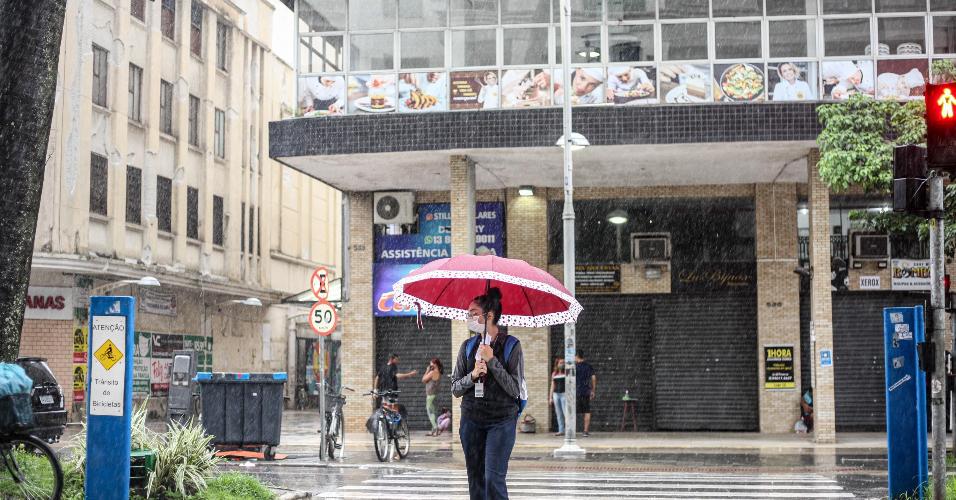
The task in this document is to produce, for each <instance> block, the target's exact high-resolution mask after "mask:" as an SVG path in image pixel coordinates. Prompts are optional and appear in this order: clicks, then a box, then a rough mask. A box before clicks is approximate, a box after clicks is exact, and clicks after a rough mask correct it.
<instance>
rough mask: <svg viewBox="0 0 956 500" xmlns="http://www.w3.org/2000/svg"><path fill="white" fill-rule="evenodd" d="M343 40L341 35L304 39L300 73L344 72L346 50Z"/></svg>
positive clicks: (301, 44)
mask: <svg viewBox="0 0 956 500" xmlns="http://www.w3.org/2000/svg"><path fill="white" fill-rule="evenodd" d="M342 39H343V37H342V36H341V35H331V36H313V37H308V36H304V37H302V39H301V40H300V45H299V72H300V73H326V72H330V71H343V70H344V69H345V68H344V65H343V63H342V61H343V57H344V54H345V50H344V47H343V46H342V43H343V41H342Z"/></svg>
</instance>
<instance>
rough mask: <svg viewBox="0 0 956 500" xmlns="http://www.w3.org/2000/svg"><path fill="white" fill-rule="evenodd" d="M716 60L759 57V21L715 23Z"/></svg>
mask: <svg viewBox="0 0 956 500" xmlns="http://www.w3.org/2000/svg"><path fill="white" fill-rule="evenodd" d="M714 38H715V40H716V42H717V47H716V49H717V50H716V52H717V53H716V55H717V59H742V58H754V57H761V55H760V21H753V22H747V23H715V24H714Z"/></svg>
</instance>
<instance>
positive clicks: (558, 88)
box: [554, 66, 605, 106]
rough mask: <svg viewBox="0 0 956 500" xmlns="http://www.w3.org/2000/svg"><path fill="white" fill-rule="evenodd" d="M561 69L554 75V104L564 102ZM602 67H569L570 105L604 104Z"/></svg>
mask: <svg viewBox="0 0 956 500" xmlns="http://www.w3.org/2000/svg"><path fill="white" fill-rule="evenodd" d="M563 80H564V78H562V75H561V70H560V69H558V70H556V71H555V75H554V104H555V105H561V104H564V95H565V85H564V82H563ZM604 80H605V75H604V68H593V67H588V68H583V67H573V66H572V67H571V90H570V94H571V105H572V106H587V105H591V104H604Z"/></svg>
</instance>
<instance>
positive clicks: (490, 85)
mask: <svg viewBox="0 0 956 500" xmlns="http://www.w3.org/2000/svg"><path fill="white" fill-rule="evenodd" d="M484 80H485V81H484V84H483V85H482V86H481V92H479V93H478V104H481V107H482V108H483V109H491V108H497V107H498V93H499V90H498V73H495V72H494V71H489V72H487V73H485V78H484Z"/></svg>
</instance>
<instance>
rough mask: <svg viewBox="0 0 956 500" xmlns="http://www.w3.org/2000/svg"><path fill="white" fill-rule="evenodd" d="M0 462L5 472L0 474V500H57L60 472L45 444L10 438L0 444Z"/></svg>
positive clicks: (16, 437)
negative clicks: (17, 499)
mask: <svg viewBox="0 0 956 500" xmlns="http://www.w3.org/2000/svg"><path fill="white" fill-rule="evenodd" d="M0 458H2V461H3V464H4V469H6V470H5V471H3V470H0V498H28V499H31V500H34V499H35V500H51V499H52V500H55V499H59V498H60V493H61V491H62V489H63V470H62V469H61V468H60V462H59V460H57V458H56V455H55V454H54V453H53V450H51V449H50V447H49V446H47V444H46V443H44V442H43V441H41V440H39V439H37V438H35V437H33V436H13V437H10V438H8V439H6V440H5V441H4V442H0ZM4 472H5V473H4Z"/></svg>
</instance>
